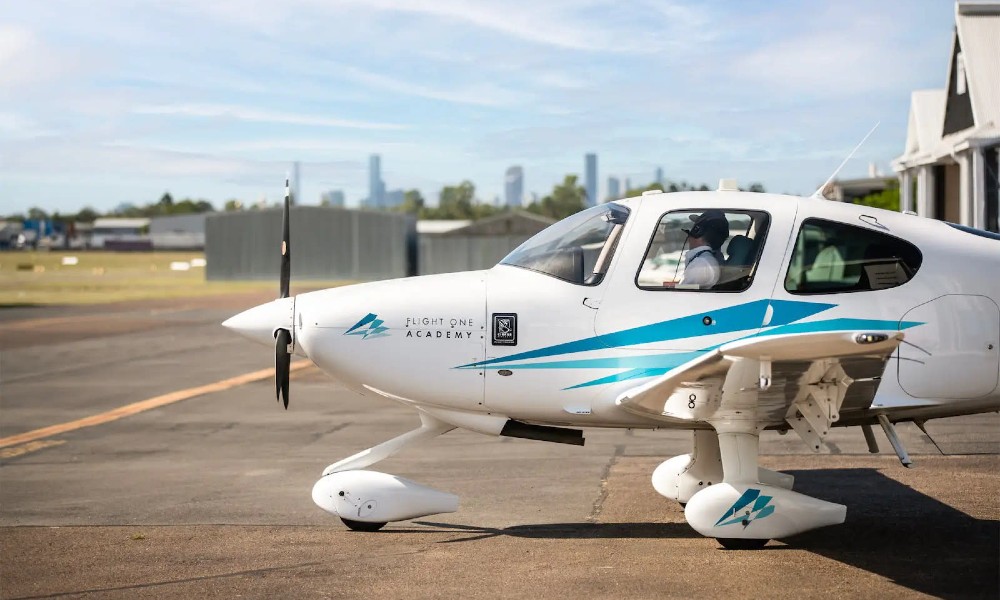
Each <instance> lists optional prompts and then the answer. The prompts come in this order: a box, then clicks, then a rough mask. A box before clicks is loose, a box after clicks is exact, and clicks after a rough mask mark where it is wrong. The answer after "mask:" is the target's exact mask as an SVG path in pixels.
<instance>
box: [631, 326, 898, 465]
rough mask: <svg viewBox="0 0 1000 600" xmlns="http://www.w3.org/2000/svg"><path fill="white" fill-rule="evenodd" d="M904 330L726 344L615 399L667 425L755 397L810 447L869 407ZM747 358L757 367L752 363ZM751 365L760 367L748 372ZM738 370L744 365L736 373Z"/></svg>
mask: <svg viewBox="0 0 1000 600" xmlns="http://www.w3.org/2000/svg"><path fill="white" fill-rule="evenodd" d="M902 340H903V333H902V332H900V331H833V332H816V333H789V334H780V335H773V336H766V335H765V336H759V337H751V338H746V339H742V340H737V341H734V342H730V343H728V344H724V345H722V346H719V347H718V348H715V349H713V350H711V351H709V352H706V353H705V354H703V355H701V356H699V357H698V358H695V359H693V360H691V361H689V362H687V363H685V364H683V365H680V366H678V367H676V368H674V369H672V370H671V371H668V372H667V373H665V374H663V375H661V376H660V377H657V378H656V379H653V380H651V381H648V382H646V383H644V384H642V385H639V386H636V387H633V388H631V389H629V390H626V391H625V392H624V393H622V394H621V395H620V396H618V398H617V404H618V405H619V406H621V407H622V408H623V409H625V410H627V411H629V412H632V413H635V414H639V415H642V416H646V417H651V418H654V419H660V420H666V421H674V422H676V421H678V420H680V421H705V420H707V419H709V418H711V417H712V415H713V414H714V413H715V412H716V411H717V410H719V409H720V408H722V407H723V404H724V403H730V404H732V403H744V402H746V398H748V397H749V398H752V397H753V396H750V395H748V394H744V393H741V392H745V391H755V392H756V398H757V400H756V403H757V404H756V406H755V409H756V410H757V416H758V419H760V420H762V421H764V422H771V423H780V422H782V421H787V422H788V424H789V425H790V426H791V427H792V428H794V429H795V430H796V431H797V432H798V433H799V434H800V435H801V436H802V437H803V439H804V440H805V441H806V443H807V444H809V445H810V446H811V447H813V449H818V448H819V442H821V441H822V438H823V437H825V436H826V433H827V432H828V431H829V428H830V426H831V425H832V423H834V422H836V421H837V420H838V419H839V417H840V414H839V413H840V409H841V407H842V406H845V401H846V406H847V407H849V408H868V406H870V404H871V400H872V398H874V395H875V391H876V390H877V388H878V382H879V380H880V379H881V376H882V372H883V371H884V370H885V365H886V362H887V360H888V358H889V356H890V355H891V354H892V353H893V352H894V351H895V350H896V348H897V347H898V346H899V344H900V342H902ZM744 359H753V360H756V361H759V363H760V367H759V370H758V368H757V367H756V363H748V361H746V360H744ZM747 364H753V365H755V366H754V368H752V369H749V370H748V368H747V367H746V365H747ZM736 365H742V366H741V367H740V368H739V369H734V368H733V367H734V366H736Z"/></svg>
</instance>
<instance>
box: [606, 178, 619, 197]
mask: <svg viewBox="0 0 1000 600" xmlns="http://www.w3.org/2000/svg"><path fill="white" fill-rule="evenodd" d="M621 193H622V191H621V182H620V181H619V180H618V178H617V177H608V200H617V199H619V198H621Z"/></svg>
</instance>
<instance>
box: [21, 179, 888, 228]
mask: <svg viewBox="0 0 1000 600" xmlns="http://www.w3.org/2000/svg"><path fill="white" fill-rule="evenodd" d="M649 190H660V191H664V192H682V191H708V190H709V187H708V186H707V185H705V184H702V185H698V186H696V185H693V184H689V183H688V182H686V181H681V182H673V181H666V182H664V183H659V182H654V183H651V184H649V185H647V186H646V187H639V188H632V189H628V190H626V191H625V194H624V195H623V196H622V197H623V198H628V197H632V196H639V195H641V194H642V193H643V192H646V191H649ZM745 191H750V192H763V191H764V186H763V185H761V184H759V183H753V184H751V185H750V186H749V187H748V188H747V189H746V190H745ZM897 196H898V191H897ZM608 200H617V198H609V199H608ZM586 206H587V192H586V190H585V189H584V187H583V186H582V185H580V183H579V178H578V176H577V175H566V176H565V177H564V178H563V180H562V181H561V182H560V183H557V184H556V185H555V186H554V187H553V188H552V191H551V192H549V193H548V194H547V195H545V196H544V197H542V198H541V199H539V200H534V201H532V202H531V203H530V204H528V205H527V206H524V207H523V209H524V210H527V211H528V212H531V213H534V214H537V215H541V216H544V217H548V218H550V219H555V220H559V219H562V218H565V217H568V216H569V215H572V214H574V213H576V212H579V211H581V210H583V209H584V208H585V207H586ZM257 208H268V205H267V204H266V203H256V204H251V205H246V204H244V203H243V202H241V201H239V200H236V199H230V200H227V201H226V202H225V203H224V204H223V210H225V211H240V210H253V209H257ZM389 210H392V211H395V212H402V213H408V214H412V215H416V216H417V218H420V219H445V220H450V219H468V220H476V219H483V218H486V217H490V216H493V215H495V214H498V213H500V212H503V211H506V210H508V207H506V206H495V205H493V204H488V203H485V202H482V201H481V200H479V199H478V198H477V197H476V186H475V184H474V183H472V182H471V181H469V180H464V181H462V182H461V183H458V184H456V185H446V186H444V187H443V188H441V191H440V192H439V193H438V202H437V206H429V205H428V204H427V202H426V201H425V199H424V197H423V195H422V194H421V193H420V190H416V189H412V190H407V191H406V192H405V193H404V195H403V203H402V204H400V205H399V206H396V207H393V208H391V209H389ZM214 211H215V207H214V206H213V205H212V203H211V202H209V201H208V200H201V199H199V200H193V199H191V198H185V199H183V200H179V201H175V200H174V199H173V196H171V195H170V193H169V192H167V193H164V194H163V196H161V197H160V199H159V200H158V201H156V202H152V203H150V204H146V205H144V206H135V205H131V204H124V205H121V206H119V207H117V208H116V209H114V210H112V211H110V212H108V213H105V214H101V213H99V212H98V211H96V210H95V209H94V208H92V207H90V206H87V207H85V208H83V209H82V210H80V211H79V212H77V213H75V214H60V213H59V212H58V211H57V212H54V213H52V214H49V213H47V212H46V211H44V210H42V209H41V208H38V207H33V208H31V209H30V210H29V211H28V214H27V215H11V216H9V217H8V218H9V219H12V220H21V221H23V220H24V219H25V218H27V219H51V220H55V221H67V222H69V221H76V222H84V223H89V222H93V221H94V220H95V219H97V218H99V217H104V216H107V217H159V216H166V215H184V214H196V213H205V212H214Z"/></svg>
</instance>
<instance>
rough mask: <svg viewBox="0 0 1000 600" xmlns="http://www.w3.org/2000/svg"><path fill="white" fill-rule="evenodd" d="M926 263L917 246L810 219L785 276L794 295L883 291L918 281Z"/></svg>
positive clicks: (864, 230) (786, 283)
mask: <svg viewBox="0 0 1000 600" xmlns="http://www.w3.org/2000/svg"><path fill="white" fill-rule="evenodd" d="M922 261H923V256H922V255H921V254H920V250H919V249H917V247H916V246H914V245H913V244H911V243H910V242H907V241H905V240H901V239H899V238H897V237H893V236H891V235H888V234H885V233H881V232H879V231H872V230H871V229H866V228H864V227H858V226H855V225H848V224H846V223H837V222H835V221H827V220H824V219H806V220H805V221H803V223H802V227H801V229H800V230H799V235H798V237H797V238H796V239H795V247H794V248H793V249H792V258H791V262H790V263H789V266H788V273H787V274H786V275H785V289H786V290H787V291H788V292H789V293H791V294H836V293H842V292H864V291H870V290H884V289H888V288H893V287H896V286H900V285H903V284H904V283H906V282H907V281H909V280H910V279H912V278H913V276H914V275H915V274H916V272H917V269H919V268H920V264H921V262H922Z"/></svg>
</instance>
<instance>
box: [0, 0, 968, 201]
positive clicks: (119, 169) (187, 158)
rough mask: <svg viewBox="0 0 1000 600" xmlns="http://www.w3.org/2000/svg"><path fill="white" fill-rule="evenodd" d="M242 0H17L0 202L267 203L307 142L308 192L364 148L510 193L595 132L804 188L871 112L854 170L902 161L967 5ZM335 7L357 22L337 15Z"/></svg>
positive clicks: (611, 161) (818, 178)
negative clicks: (920, 104)
mask: <svg viewBox="0 0 1000 600" xmlns="http://www.w3.org/2000/svg"><path fill="white" fill-rule="evenodd" d="M248 7H249V5H245V4H244V3H243V2H242V1H241V0H234V1H233V2H226V3H207V4H205V3H194V2H188V1H187V0H181V1H179V2H172V3H151V4H140V5H135V4H133V3H127V2H125V1H124V0H98V1H95V2H93V3H88V4H87V5H81V4H79V3H75V2H70V1H68V0H49V1H48V2H45V3H11V4H10V5H9V6H8V7H7V10H5V11H3V14H2V15H0V213H6V214H9V213H15V212H25V211H26V210H27V209H28V208H30V207H32V206H39V207H41V208H43V209H45V210H48V211H54V210H59V211H62V212H72V211H74V210H78V209H80V208H82V207H84V206H87V205H91V206H93V207H94V208H96V209H98V210H100V211H107V210H110V209H111V208H113V207H114V206H116V205H118V204H121V203H123V202H128V203H133V204H142V203H146V202H150V201H155V199H157V198H159V197H160V196H161V195H162V194H163V193H164V192H165V191H168V192H170V194H172V195H173V196H174V197H178V198H183V197H193V198H205V199H208V200H210V201H211V202H213V203H214V204H215V205H216V206H221V205H222V204H223V203H224V202H225V201H226V200H228V199H230V198H236V199H240V200H243V201H245V202H254V201H256V200H258V199H260V198H261V197H266V198H267V199H268V200H269V201H271V202H274V201H277V200H279V199H280V198H281V196H282V194H283V191H284V190H283V184H284V179H285V176H286V174H287V173H288V172H289V170H290V168H291V165H292V164H293V163H294V162H296V161H297V162H299V164H300V171H301V175H300V177H301V189H300V194H299V196H300V197H301V199H302V201H303V202H304V203H307V204H314V203H317V202H318V201H319V198H320V195H321V193H322V192H323V191H325V190H330V189H339V190H343V191H344V192H345V194H346V196H347V199H348V204H349V205H357V203H358V201H359V200H360V199H361V198H365V197H368V196H369V195H371V194H370V192H371V189H370V181H368V180H367V176H368V167H369V165H368V163H367V160H366V157H367V156H368V155H371V154H378V155H380V156H381V157H382V160H383V164H382V168H381V171H382V173H381V176H382V179H384V180H385V181H391V182H392V188H393V189H418V190H420V191H421V193H422V195H423V196H424V198H426V199H427V200H428V201H429V202H431V203H434V202H435V201H436V199H437V194H438V191H439V190H440V189H441V188H442V187H444V186H447V185H455V184H457V183H459V182H461V181H462V180H466V179H467V180H470V181H472V182H473V183H474V184H475V185H476V188H477V195H478V196H479V197H480V198H482V199H491V198H495V197H497V196H501V197H502V196H503V194H504V181H503V179H504V178H503V173H504V171H505V169H506V168H507V167H509V166H510V165H520V166H521V167H523V168H524V170H525V173H528V174H530V182H531V191H532V192H536V193H538V194H540V195H545V194H547V193H548V192H549V191H550V190H551V189H552V188H553V186H555V185H556V184H558V183H559V182H560V181H561V180H562V178H563V177H564V176H565V175H566V174H570V173H574V174H578V175H579V176H580V179H581V181H583V180H585V178H586V174H585V170H584V169H583V166H582V165H581V164H580V157H581V156H582V155H583V154H584V153H586V152H594V153H596V154H598V155H599V156H600V172H601V173H604V174H609V173H613V174H615V175H616V177H619V178H620V179H622V180H625V179H628V180H631V181H637V182H640V181H641V182H648V181H649V180H650V176H651V174H652V173H654V170H655V169H656V168H657V167H662V168H663V169H664V172H665V173H668V174H669V176H670V178H671V179H677V180H681V179H683V180H687V181H697V182H699V183H700V182H707V183H709V184H710V185H711V184H712V183H713V182H715V181H717V180H718V179H719V178H722V177H733V178H736V179H737V180H739V181H741V182H751V181H760V182H761V183H763V184H764V186H765V187H766V188H767V189H768V190H773V191H776V192H791V193H800V194H808V193H811V192H812V191H813V190H815V188H816V187H817V186H818V185H819V184H820V183H822V181H823V180H825V179H826V177H828V176H829V174H830V173H832V171H833V170H834V168H836V166H837V165H838V164H839V163H840V161H841V160H842V159H843V158H844V156H846V154H847V153H848V152H849V151H850V149H851V148H852V147H853V146H854V145H855V144H856V143H857V142H858V141H859V140H860V139H861V137H862V136H863V135H864V133H865V132H866V131H867V130H868V129H869V128H870V127H871V125H872V124H873V123H875V122H876V121H881V123H882V126H881V127H880V128H879V130H878V131H877V132H876V133H875V134H874V135H873V136H872V138H871V139H870V140H869V142H868V143H867V144H866V145H865V146H864V147H863V148H862V149H861V150H860V151H859V153H858V155H857V157H856V158H855V159H854V160H853V161H852V162H851V163H850V164H848V165H847V167H846V168H845V169H844V171H843V173H842V174H843V176H845V177H851V176H860V175H863V174H864V173H865V171H866V167H867V164H868V163H869V162H872V161H874V162H877V163H878V164H879V165H880V166H881V167H882V168H883V170H886V171H887V170H888V163H889V160H891V159H892V158H894V157H895V156H898V155H899V153H900V152H901V151H902V149H903V146H904V142H905V131H906V121H907V116H908V108H909V97H910V93H911V91H912V90H914V89H922V88H940V87H941V86H942V83H943V81H942V80H943V79H944V76H943V75H942V73H946V72H947V65H946V64H945V63H946V61H947V56H948V49H949V48H950V44H951V40H952V22H953V16H952V13H953V11H954V6H953V4H952V3H951V2H947V1H932V0H922V1H919V2H904V1H901V0H888V1H886V2H881V3H878V4H876V5H872V4H870V3H866V2H861V1H860V0H847V1H843V2H832V1H830V2H823V1H818V2H815V3H808V4H802V3H795V2H790V1H788V0H781V1H779V2H775V3H768V4H766V5H760V4H749V3H738V2H732V1H723V2H719V3H711V4H706V3H697V2H693V1H692V2H680V1H669V2H660V3H647V2H639V3H635V4H629V5H625V6H622V5H620V4H618V3H613V2H610V1H604V0H597V1H596V2H593V3H588V4H586V5H580V4H578V3H560V4H552V3H541V4H539V3H531V2H526V1H524V0H511V2H505V3H500V2H487V1H482V0H480V1H470V2H462V3H458V2H450V1H442V2H435V3H428V2H415V3H407V4H405V5H397V4H394V3H388V2H382V1H375V2H361V1H360V0H346V1H345V2H338V3H335V4H324V3H314V2H306V1H304V0H288V1H287V2H282V3H277V2H262V3H256V4H254V5H253V10H249V9H248ZM53 15H58V17H56V18H54V17H53ZM330 23H349V24H350V25H351V26H350V27H348V28H346V30H345V31H344V32H343V33H342V34H340V35H337V36H330V35H328V33H329V24H330ZM885 23H892V24H893V27H884V26H883V25H884V24H885ZM180 32H183V39H184V40H185V43H183V44H178V43H177V40H178V36H179V35H180ZM457 49H461V52H458V51H457ZM598 181H600V179H598ZM526 191H527V190H526ZM601 191H603V190H599V191H598V199H603V198H602V197H601V195H600V192H601ZM527 195H528V194H525V196H527Z"/></svg>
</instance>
